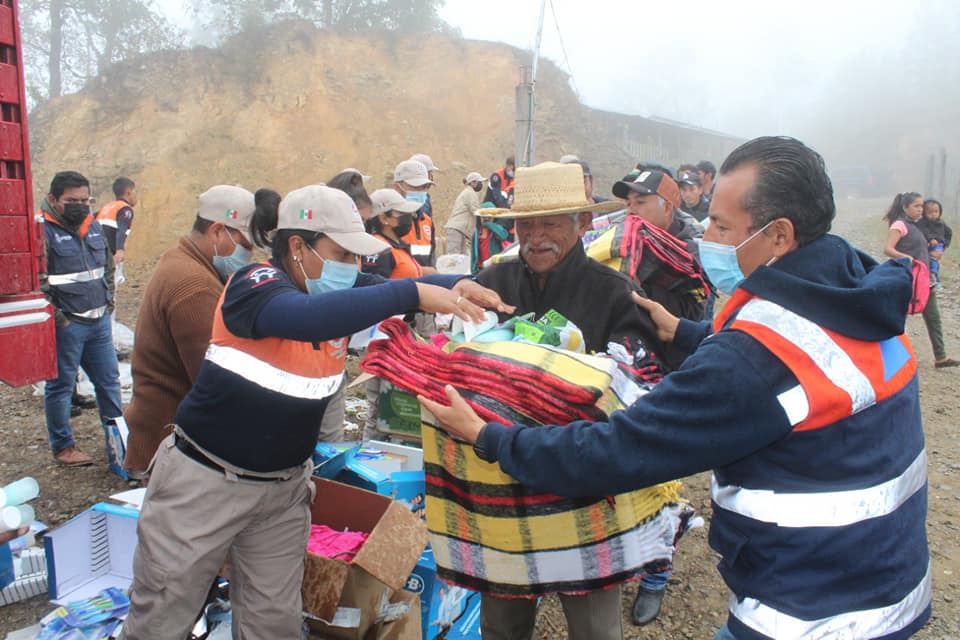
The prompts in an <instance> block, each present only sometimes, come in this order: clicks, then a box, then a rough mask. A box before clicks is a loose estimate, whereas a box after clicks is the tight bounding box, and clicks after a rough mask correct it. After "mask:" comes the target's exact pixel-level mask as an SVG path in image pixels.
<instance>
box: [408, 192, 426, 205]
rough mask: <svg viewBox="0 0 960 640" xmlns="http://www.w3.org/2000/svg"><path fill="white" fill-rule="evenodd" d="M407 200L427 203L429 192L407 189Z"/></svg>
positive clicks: (422, 203)
mask: <svg viewBox="0 0 960 640" xmlns="http://www.w3.org/2000/svg"><path fill="white" fill-rule="evenodd" d="M407 200H409V201H410V202H416V203H417V204H419V205H420V206H423V205H425V204H427V192H426V191H407Z"/></svg>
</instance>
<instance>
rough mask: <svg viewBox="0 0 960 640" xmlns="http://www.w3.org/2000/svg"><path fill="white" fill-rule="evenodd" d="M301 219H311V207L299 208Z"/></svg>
mask: <svg viewBox="0 0 960 640" xmlns="http://www.w3.org/2000/svg"><path fill="white" fill-rule="evenodd" d="M300 219H301V220H313V209H300Z"/></svg>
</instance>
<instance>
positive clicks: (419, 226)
mask: <svg viewBox="0 0 960 640" xmlns="http://www.w3.org/2000/svg"><path fill="white" fill-rule="evenodd" d="M401 240H403V241H404V242H406V243H407V244H408V245H410V255H412V256H413V259H414V260H416V261H417V262H418V263H419V264H420V265H421V266H424V267H432V266H433V264H434V260H435V257H434V250H435V247H436V239H435V238H434V237H433V218H431V217H430V216H428V215H427V214H426V213H425V212H424V211H423V209H420V211H418V212H417V213H416V214H415V215H414V218H413V228H412V229H410V231H408V232H407V235H405V236H403V237H402V238H401Z"/></svg>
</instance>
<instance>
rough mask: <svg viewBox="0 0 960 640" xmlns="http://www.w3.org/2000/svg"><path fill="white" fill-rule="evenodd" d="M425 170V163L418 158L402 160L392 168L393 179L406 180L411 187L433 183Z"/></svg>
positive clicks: (395, 180)
mask: <svg viewBox="0 0 960 640" xmlns="http://www.w3.org/2000/svg"><path fill="white" fill-rule="evenodd" d="M427 171H428V170H427V165H425V164H423V163H422V162H420V161H419V160H404V161H403V162H401V163H400V164H398V165H397V168H396V169H394V170H393V181H394V182H406V183H407V184H408V185H410V186H411V187H422V186H423V185H425V184H433V181H432V180H431V179H430V176H429V174H428V173H427Z"/></svg>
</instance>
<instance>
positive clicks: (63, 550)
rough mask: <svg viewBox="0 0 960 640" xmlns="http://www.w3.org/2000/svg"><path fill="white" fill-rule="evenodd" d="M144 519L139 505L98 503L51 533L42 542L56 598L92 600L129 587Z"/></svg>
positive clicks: (59, 601)
mask: <svg viewBox="0 0 960 640" xmlns="http://www.w3.org/2000/svg"><path fill="white" fill-rule="evenodd" d="M139 517H140V512H139V511H137V510H136V509H131V508H129V507H121V506H118V505H113V504H106V503H99V504H95V505H93V507H91V508H90V509H87V510H86V511H84V512H83V513H81V514H79V515H77V516H75V517H74V518H72V519H71V520H68V521H67V522H65V523H64V524H62V525H60V526H59V527H57V528H56V529H54V530H53V531H50V532H49V533H48V534H47V535H46V536H45V537H44V538H43V544H44V549H45V550H46V553H47V583H48V593H49V594H50V600H51V602H53V603H54V604H65V603H67V602H71V601H73V600H83V599H85V598H92V597H93V596H95V595H97V594H98V593H100V591H101V590H103V589H106V588H107V587H117V588H118V589H123V590H126V589H128V588H129V587H130V583H131V582H132V581H133V552H134V550H135V549H136V548H137V518H139Z"/></svg>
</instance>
